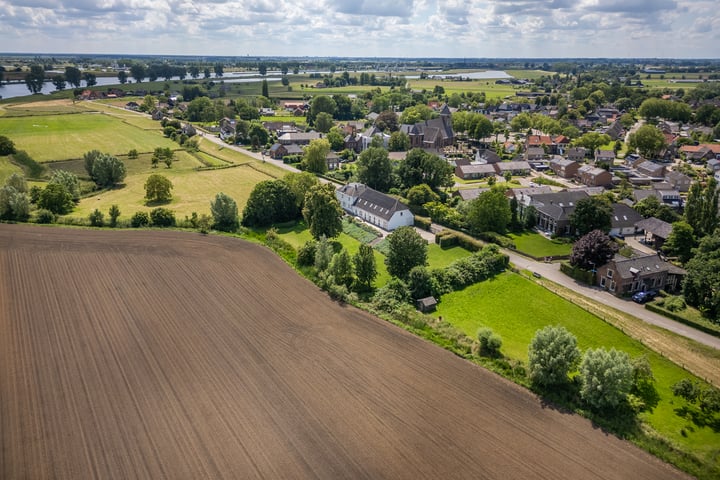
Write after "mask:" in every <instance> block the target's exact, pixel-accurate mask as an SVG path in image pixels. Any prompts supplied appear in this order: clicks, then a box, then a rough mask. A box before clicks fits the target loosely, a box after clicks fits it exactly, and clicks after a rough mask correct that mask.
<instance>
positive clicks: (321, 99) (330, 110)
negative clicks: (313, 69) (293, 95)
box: [308, 95, 337, 125]
mask: <svg viewBox="0 0 720 480" xmlns="http://www.w3.org/2000/svg"><path fill="white" fill-rule="evenodd" d="M335 110H337V104H336V103H335V100H333V98H332V97H328V96H327V95H318V96H317V97H315V98H313V101H312V103H311V104H310V112H308V122H310V124H311V125H314V124H315V119H316V118H317V116H318V114H319V113H323V112H324V113H327V114H329V115H330V116H333V115H334V114H335Z"/></svg>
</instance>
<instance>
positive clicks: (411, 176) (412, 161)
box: [398, 148, 453, 190]
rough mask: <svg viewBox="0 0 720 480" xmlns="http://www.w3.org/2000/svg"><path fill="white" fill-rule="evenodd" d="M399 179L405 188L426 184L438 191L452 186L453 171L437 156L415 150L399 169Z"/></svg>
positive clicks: (408, 155) (410, 152)
mask: <svg viewBox="0 0 720 480" xmlns="http://www.w3.org/2000/svg"><path fill="white" fill-rule="evenodd" d="M398 177H400V183H401V184H402V186H403V187H405V188H410V187H413V186H415V185H420V184H421V183H424V184H426V185H428V186H429V187H430V188H432V189H434V190H437V189H438V188H440V187H446V186H450V185H452V183H453V180H452V178H453V169H452V166H450V164H449V163H447V162H446V161H445V160H443V159H441V158H440V157H438V156H437V155H433V154H431V153H427V152H425V151H424V150H422V149H420V148H413V149H412V150H410V151H409V152H408V154H407V156H406V157H405V160H404V161H403V162H402V163H401V164H400V166H399V167H398Z"/></svg>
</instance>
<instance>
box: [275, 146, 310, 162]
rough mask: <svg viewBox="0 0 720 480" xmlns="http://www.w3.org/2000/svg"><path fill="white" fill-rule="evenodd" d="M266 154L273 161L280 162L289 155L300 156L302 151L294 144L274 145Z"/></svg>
mask: <svg viewBox="0 0 720 480" xmlns="http://www.w3.org/2000/svg"><path fill="white" fill-rule="evenodd" d="M268 154H269V155H270V157H271V158H273V159H275V160H282V159H283V158H285V157H287V156H290V155H302V154H303V149H302V148H301V147H300V146H299V145H298V144H296V143H291V144H289V145H283V144H282V143H275V144H273V146H272V147H270V150H269V151H268Z"/></svg>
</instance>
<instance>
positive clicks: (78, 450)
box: [0, 225, 687, 480]
mask: <svg viewBox="0 0 720 480" xmlns="http://www.w3.org/2000/svg"><path fill="white" fill-rule="evenodd" d="M0 265H1V266H2V269H3V275H2V277H0V392H2V402H0V449H1V451H2V452H3V453H2V462H0V477H1V478H8V479H10V478H58V479H64V478H67V479H78V478H148V479H161V478H169V479H176V478H217V479H220V478H294V479H301V478H328V479H335V478H394V479H404V478H407V479H417V478H433V479H434V478H545V479H551V478H552V479H578V478H582V479H625V478H627V477H628V474H629V473H630V472H631V473H632V477H633V478H634V479H637V480H663V479H677V478H687V477H686V476H685V475H683V474H682V473H680V472H678V471H677V470H675V469H673V468H671V467H669V466H668V465H666V464H664V463H662V462H660V461H659V460H658V459H656V458H654V457H652V456H651V455H649V454H647V453H645V452H643V451H641V450H639V449H637V448H635V447H634V446H632V445H630V444H628V443H626V442H623V441H621V440H618V439H617V438H615V437H613V436H609V435H607V434H606V433H604V432H603V431H602V430H600V429H598V428H594V427H593V426H592V424H591V423H590V422H589V421H587V420H586V419H583V418H580V417H578V416H575V415H568V414H566V413H562V412H559V411H557V410H555V409H553V408H547V407H546V406H544V405H543V404H542V403H541V401H540V400H539V399H538V398H536V397H535V396H533V395H532V394H531V393H529V392H527V391H526V390H524V389H522V388H520V387H518V386H516V385H514V384H511V383H509V382H507V381H505V380H503V379H501V378H500V377H498V376H496V375H494V374H492V373H489V372H488V371H486V370H483V369H482V368H479V367H477V366H475V365H473V364H471V363H469V362H466V361H464V360H462V359H460V358H458V357H456V356H454V355H452V354H450V353H449V352H447V351H445V350H442V349H440V348H439V347H437V346H435V345H433V344H430V343H427V342H425V341H423V340H421V339H419V338H417V337H415V336H413V335H411V334H410V333H408V332H405V331H404V330H402V329H399V328H396V327H394V326H392V325H390V324H388V323H385V322H383V321H381V320H378V319H377V318H375V317H372V316H370V315H368V314H366V313H364V312H361V311H359V310H357V309H355V308H352V307H348V306H343V305H340V304H337V303H334V302H332V301H330V300H329V299H328V297H327V296H326V295H325V294H324V293H322V292H320V291H319V290H318V289H317V288H316V287H315V286H314V285H312V284H311V283H310V282H308V281H306V280H304V279H302V278H300V277H298V276H297V275H296V274H295V272H293V271H292V270H291V269H290V267H288V266H287V265H285V264H284V263H283V262H282V261H281V260H280V259H279V258H278V257H276V256H275V255H273V254H272V253H271V252H270V251H268V250H267V249H265V248H263V247H260V246H258V245H254V244H250V243H247V242H244V241H241V240H238V239H234V238H229V237H219V236H218V237H216V236H204V235H201V234H191V233H178V232H158V231H130V230H125V231H90V230H80V229H58V228H52V227H48V228H42V227H32V226H19V225H0Z"/></svg>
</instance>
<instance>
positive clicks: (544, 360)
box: [528, 325, 580, 388]
mask: <svg viewBox="0 0 720 480" xmlns="http://www.w3.org/2000/svg"><path fill="white" fill-rule="evenodd" d="M579 361H580V349H579V348H578V346H577V338H575V335H573V334H572V333H570V332H569V331H568V330H567V329H566V328H565V327H563V326H559V325H558V326H554V327H553V326H550V325H548V326H547V327H545V328H543V329H541V330H538V331H537V332H535V336H534V337H533V339H532V341H531V342H530V347H529V348H528V370H529V374H530V381H531V382H532V383H533V385H536V386H539V387H541V388H548V387H553V386H557V385H563V384H566V383H568V382H569V381H570V378H569V377H568V374H570V373H571V372H572V371H573V370H574V369H575V367H577V364H578V362H579Z"/></svg>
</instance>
